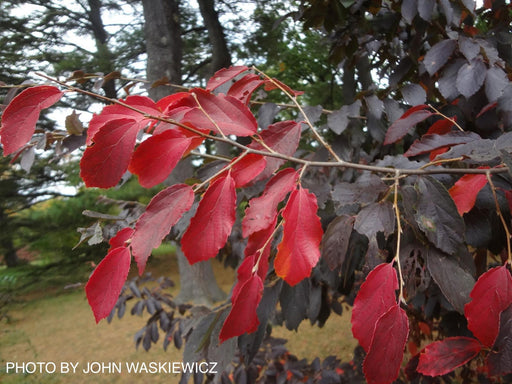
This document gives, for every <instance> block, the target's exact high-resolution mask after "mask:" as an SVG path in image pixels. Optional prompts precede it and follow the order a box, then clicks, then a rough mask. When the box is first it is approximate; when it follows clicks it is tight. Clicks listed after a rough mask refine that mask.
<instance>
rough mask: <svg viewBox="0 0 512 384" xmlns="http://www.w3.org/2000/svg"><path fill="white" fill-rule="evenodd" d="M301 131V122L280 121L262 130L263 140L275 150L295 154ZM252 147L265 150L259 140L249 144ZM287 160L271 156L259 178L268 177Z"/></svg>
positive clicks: (290, 154) (289, 154)
mask: <svg viewBox="0 0 512 384" xmlns="http://www.w3.org/2000/svg"><path fill="white" fill-rule="evenodd" d="M300 133H301V123H298V122H296V121H280V122H278V123H275V124H272V125H269V126H268V128H267V129H265V130H263V131H261V133H260V137H261V140H262V141H263V142H264V143H265V144H266V145H267V146H268V147H270V148H272V149H273V150H274V151H276V152H278V153H281V154H283V155H286V156H293V155H294V154H295V151H296V150H297V147H298V146H299V141H300ZM249 147H250V148H254V149H258V150H265V147H264V146H262V145H261V144H260V143H258V142H253V143H251V144H250V145H249ZM284 162H285V160H281V159H277V158H273V157H269V158H267V166H266V167H265V170H264V171H263V172H262V173H261V174H260V175H259V177H258V180H262V179H266V178H267V177H269V176H270V175H272V173H274V171H275V170H276V169H278V168H279V167H280V166H281V165H283V164H284Z"/></svg>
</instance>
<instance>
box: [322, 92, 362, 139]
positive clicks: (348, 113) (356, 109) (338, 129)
mask: <svg viewBox="0 0 512 384" xmlns="http://www.w3.org/2000/svg"><path fill="white" fill-rule="evenodd" d="M360 109H361V101H359V100H357V101H356V102H354V103H353V104H350V105H344V106H342V107H341V108H340V109H338V110H337V111H334V112H333V113H331V114H330V115H329V116H327V126H328V127H329V129H330V130H331V131H333V132H334V133H337V134H338V135H339V134H341V133H342V132H343V131H344V130H345V129H346V128H347V126H348V123H349V122H350V119H349V118H350V117H358V116H359V115H360Z"/></svg>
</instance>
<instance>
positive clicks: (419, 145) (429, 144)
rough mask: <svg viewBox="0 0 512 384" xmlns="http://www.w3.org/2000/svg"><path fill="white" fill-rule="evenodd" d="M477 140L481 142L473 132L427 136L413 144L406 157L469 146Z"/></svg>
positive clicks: (405, 154)
mask: <svg viewBox="0 0 512 384" xmlns="http://www.w3.org/2000/svg"><path fill="white" fill-rule="evenodd" d="M475 140H481V137H480V136H479V135H477V134H476V133H473V132H460V131H454V132H449V133H445V134H425V135H423V136H422V137H421V138H420V139H418V140H415V141H414V143H412V145H411V146H410V147H409V149H408V150H407V152H405V153H404V156H406V157H410V156H417V155H421V154H423V153H427V152H432V151H434V150H436V149H439V148H447V149H449V148H450V147H452V146H454V145H459V144H467V143H470V142H472V141H475Z"/></svg>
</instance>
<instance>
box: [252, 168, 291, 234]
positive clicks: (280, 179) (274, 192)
mask: <svg viewBox="0 0 512 384" xmlns="http://www.w3.org/2000/svg"><path fill="white" fill-rule="evenodd" d="M298 178H299V174H298V173H297V171H295V170H294V169H292V168H286V169H283V170H282V171H280V172H279V173H278V174H277V175H275V176H274V177H273V178H272V179H270V181H269V182H268V183H267V185H266V186H265V190H264V191H263V194H262V195H261V196H260V197H255V198H253V199H251V200H250V201H249V208H247V209H246V211H245V217H244V219H243V221H242V233H243V236H244V237H247V236H249V235H250V234H252V233H254V232H258V231H261V230H262V229H265V228H267V227H268V226H270V225H271V224H272V223H273V222H274V219H275V217H276V216H277V205H278V204H279V203H280V202H281V201H282V200H283V199H284V198H285V197H286V195H287V194H288V193H289V192H290V191H291V190H292V189H293V188H294V186H295V185H296V183H297V180H298Z"/></svg>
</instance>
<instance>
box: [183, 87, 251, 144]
mask: <svg viewBox="0 0 512 384" xmlns="http://www.w3.org/2000/svg"><path fill="white" fill-rule="evenodd" d="M191 92H192V96H193V97H194V98H195V101H196V105H197V107H196V108H193V109H191V110H190V111H188V112H187V113H186V114H185V115H184V117H183V120H182V121H183V122H190V123H191V124H193V125H194V126H196V127H198V128H200V129H209V130H211V131H214V132H216V133H219V134H224V135H236V136H251V135H254V134H255V133H256V131H257V129H258V123H257V122H256V118H255V117H254V115H253V114H252V113H251V111H250V109H249V108H248V107H247V106H246V105H245V104H243V103H242V102H241V101H240V100H238V99H235V98H234V97H232V96H227V95H224V94H219V95H214V94H213V93H210V92H207V91H205V90H203V89H199V88H196V89H193V90H192V91H191Z"/></svg>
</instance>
